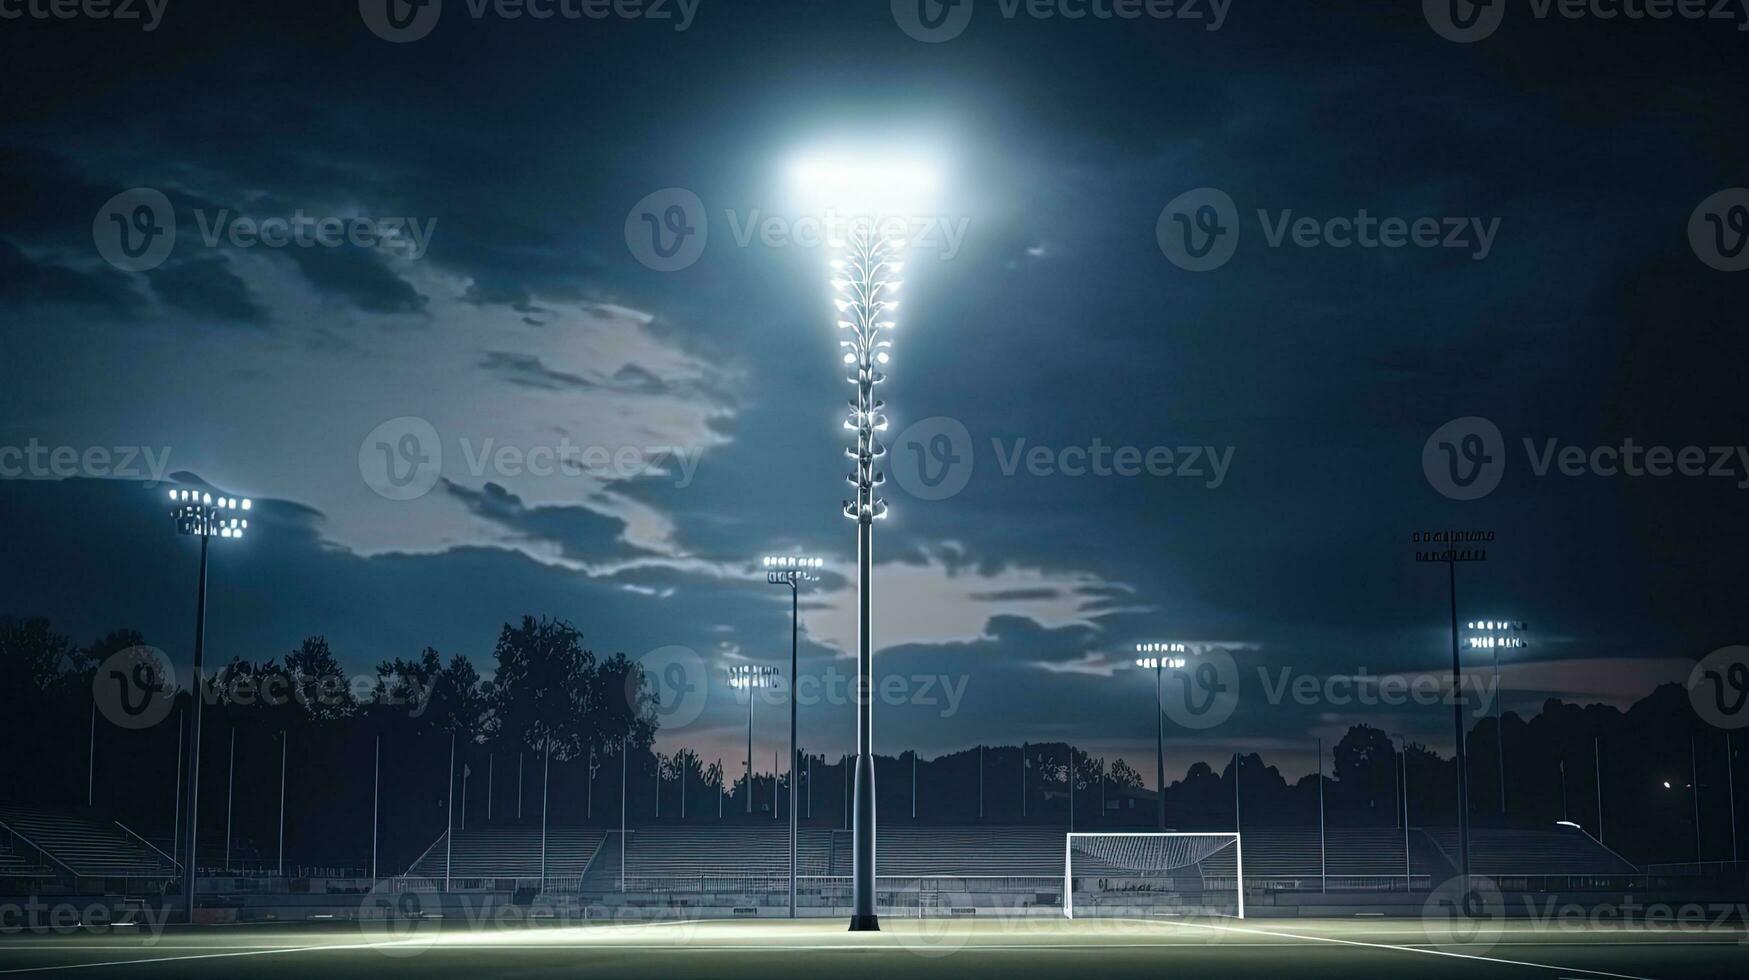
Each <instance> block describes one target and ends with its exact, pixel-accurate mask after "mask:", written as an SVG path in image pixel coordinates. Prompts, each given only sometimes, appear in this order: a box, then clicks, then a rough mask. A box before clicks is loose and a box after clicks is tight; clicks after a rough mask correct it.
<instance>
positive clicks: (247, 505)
mask: <svg viewBox="0 0 1749 980" xmlns="http://www.w3.org/2000/svg"><path fill="white" fill-rule="evenodd" d="M170 500H171V502H172V503H174V504H175V505H176V506H175V507H172V508H171V509H170V516H171V517H172V518H174V519H175V521H176V533H178V534H183V535H188V536H191V537H197V538H200V573H199V576H200V577H199V579H198V585H197V586H196V590H195V600H194V673H193V676H192V679H191V682H190V687H189V690H190V691H192V692H193V696H192V698H191V701H192V702H193V703H192V704H191V705H190V706H189V707H190V708H191V709H192V710H191V711H189V712H188V801H187V810H188V826H187V829H186V833H187V835H188V836H187V842H186V844H185V845H184V849H183V857H182V904H183V913H184V914H185V915H186V916H187V919H188V921H189V922H190V923H193V922H194V869H195V867H196V861H195V849H194V847H195V840H196V836H195V834H196V828H195V825H196V824H197V823H199V817H200V813H199V811H198V810H197V809H196V808H195V802H196V801H197V800H198V799H199V798H200V707H201V668H202V665H203V663H204V658H205V654H206V566H207V540H208V539H210V538H213V537H220V538H241V537H242V536H243V534H244V532H246V531H248V530H249V518H247V517H245V516H243V515H245V514H247V513H248V512H249V510H250V509H251V508H252V507H254V506H255V504H254V502H253V501H251V500H249V499H247V498H238V497H224V496H221V497H214V496H213V495H212V494H210V493H203V492H201V491H198V490H172V491H170Z"/></svg>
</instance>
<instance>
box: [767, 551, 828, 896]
mask: <svg viewBox="0 0 1749 980" xmlns="http://www.w3.org/2000/svg"><path fill="white" fill-rule="evenodd" d="M760 564H761V565H763V566H764V568H765V581H766V582H767V583H768V584H770V585H787V586H789V917H790V918H792V919H793V918H795V917H796V772H797V758H798V757H797V756H796V751H797V750H796V686H797V685H798V684H799V683H800V681H801V674H800V673H798V671H799V670H800V667H799V666H798V663H799V662H798V660H797V644H798V640H797V637H798V635H799V631H800V629H801V626H800V616H801V598H800V595H801V583H803V582H811V581H814V580H815V579H816V578H817V577H818V576H816V575H815V574H814V573H815V571H817V570H818V569H820V568H823V567H825V565H826V560H825V559H823V558H815V557H812V556H809V555H766V556H764V557H763V558H761V559H760ZM748 712H749V715H751V712H752V698H748ZM772 778H773V779H776V778H777V776H776V774H775V773H774V774H773V775H772ZM813 792H814V787H813V784H812V782H810V783H809V784H808V795H809V797H810V799H811V798H812V796H813ZM773 816H776V814H775V813H773Z"/></svg>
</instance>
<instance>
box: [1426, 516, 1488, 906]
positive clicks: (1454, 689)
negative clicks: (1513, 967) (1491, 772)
mask: <svg viewBox="0 0 1749 980" xmlns="http://www.w3.org/2000/svg"><path fill="white" fill-rule="evenodd" d="M1494 537H1495V535H1494V532H1493V531H1486V530H1480V531H1416V532H1414V533H1413V534H1411V535H1410V537H1409V540H1410V543H1412V544H1414V545H1416V546H1417V547H1416V549H1415V560H1416V561H1417V562H1428V563H1437V564H1443V565H1444V566H1445V569H1446V582H1447V586H1448V588H1449V591H1450V595H1451V713H1452V724H1453V728H1454V729H1455V731H1454V732H1453V736H1454V740H1455V745H1456V747H1455V749H1454V750H1453V751H1454V753H1455V754H1456V756H1457V777H1458V873H1459V874H1460V875H1462V876H1463V883H1462V884H1463V891H1464V892H1465V893H1468V891H1469V887H1470V753H1469V748H1468V746H1467V745H1466V741H1467V739H1466V736H1465V733H1464V702H1465V698H1464V662H1463V652H1462V648H1461V647H1460V645H1459V641H1458V612H1457V567H1458V565H1459V564H1460V563H1464V562H1480V561H1487V560H1488V549H1487V548H1485V547H1467V546H1468V545H1485V544H1492V543H1493V542H1494Z"/></svg>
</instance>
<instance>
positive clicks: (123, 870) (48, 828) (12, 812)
mask: <svg viewBox="0 0 1749 980" xmlns="http://www.w3.org/2000/svg"><path fill="white" fill-rule="evenodd" d="M0 829H4V830H5V831H6V832H7V834H8V835H10V838H11V839H12V840H16V841H22V842H24V843H25V844H27V845H28V846H29V848H31V849H34V850H35V851H36V852H37V853H38V854H39V855H41V856H42V857H43V858H44V859H46V861H47V862H48V863H49V864H51V865H52V866H53V867H55V868H56V869H58V870H59V871H60V872H62V874H63V875H64V876H67V877H71V878H75V879H148V880H150V879H163V880H167V879H171V878H174V877H175V875H176V867H175V865H174V864H173V863H172V862H171V861H170V860H169V859H168V858H167V857H165V856H163V855H161V854H160V853H158V851H157V849H156V848H154V847H152V846H151V845H150V844H147V843H146V842H145V841H144V840H141V839H139V838H138V836H137V835H135V834H134V833H133V832H132V831H129V830H127V829H126V828H124V827H122V826H120V825H119V824H113V823H110V824H106V823H103V822H102V821H99V820H95V819H90V818H87V817H83V816H75V815H72V814H66V813H60V812H55V811H50V810H42V809H37V808H35V807H27V806H21V805H17V804H0Z"/></svg>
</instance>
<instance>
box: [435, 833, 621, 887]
mask: <svg viewBox="0 0 1749 980" xmlns="http://www.w3.org/2000/svg"><path fill="white" fill-rule="evenodd" d="M606 836H607V832H606V831H604V830H597V829H593V828H589V827H550V828H548V830H547V834H546V861H547V865H546V873H547V877H549V878H579V877H582V875H583V872H584V871H585V870H587V869H588V867H589V862H591V861H593V860H594V859H595V854H596V851H598V850H599V849H600V848H601V842H602V840H603V839H604V838H605V837H606ZM446 843H447V844H449V846H447V847H446ZM446 861H447V868H448V872H449V874H450V875H452V876H454V877H457V878H533V877H538V876H539V875H540V873H541V831H540V828H539V827H482V828H469V829H467V830H457V831H456V832H455V839H454V841H453V843H450V842H446V841H445V840H444V839H443V838H442V837H439V838H438V840H437V842H436V843H435V844H433V845H432V846H431V848H430V849H429V850H427V851H426V852H425V854H424V855H423V856H421V857H420V858H419V860H418V861H417V862H415V863H414V865H413V867H412V868H411V869H409V870H408V874H410V875H415V876H418V877H426V878H441V877H443V876H444V871H445V867H446Z"/></svg>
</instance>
